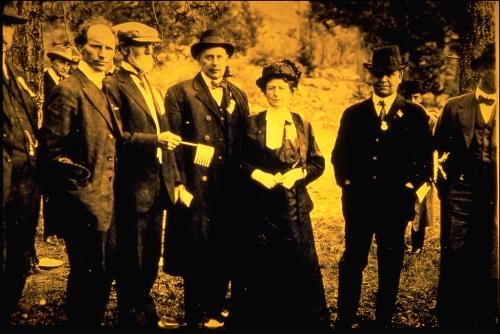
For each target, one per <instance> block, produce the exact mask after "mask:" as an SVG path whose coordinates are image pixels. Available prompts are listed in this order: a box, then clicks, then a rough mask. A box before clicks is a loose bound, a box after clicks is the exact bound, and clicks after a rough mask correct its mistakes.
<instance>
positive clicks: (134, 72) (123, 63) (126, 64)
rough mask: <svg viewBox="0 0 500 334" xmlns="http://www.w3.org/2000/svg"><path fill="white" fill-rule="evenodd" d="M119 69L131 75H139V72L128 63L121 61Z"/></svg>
mask: <svg viewBox="0 0 500 334" xmlns="http://www.w3.org/2000/svg"><path fill="white" fill-rule="evenodd" d="M121 67H122V68H123V69H124V70H125V71H127V72H130V73H132V74H135V75H139V72H138V71H137V70H136V69H135V67H134V66H132V65H131V64H130V63H127V62H126V61H122V65H121Z"/></svg>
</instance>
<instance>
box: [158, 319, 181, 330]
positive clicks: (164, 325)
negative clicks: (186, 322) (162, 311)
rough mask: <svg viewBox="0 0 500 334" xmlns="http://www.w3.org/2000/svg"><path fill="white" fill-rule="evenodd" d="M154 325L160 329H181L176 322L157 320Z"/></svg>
mask: <svg viewBox="0 0 500 334" xmlns="http://www.w3.org/2000/svg"><path fill="white" fill-rule="evenodd" d="M156 325H157V327H158V328H160V329H178V328H180V327H181V325H180V324H179V323H178V322H175V321H171V320H167V319H164V320H162V319H160V320H158V323H157V324H156Z"/></svg>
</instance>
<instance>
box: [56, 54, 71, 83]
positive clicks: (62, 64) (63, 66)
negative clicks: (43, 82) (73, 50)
mask: <svg viewBox="0 0 500 334" xmlns="http://www.w3.org/2000/svg"><path fill="white" fill-rule="evenodd" d="M70 68H71V63H70V62H69V61H67V60H64V59H61V58H54V60H53V61H52V69H53V70H54V72H56V74H57V75H58V76H60V77H63V78H66V77H67V76H68V75H69V70H70Z"/></svg>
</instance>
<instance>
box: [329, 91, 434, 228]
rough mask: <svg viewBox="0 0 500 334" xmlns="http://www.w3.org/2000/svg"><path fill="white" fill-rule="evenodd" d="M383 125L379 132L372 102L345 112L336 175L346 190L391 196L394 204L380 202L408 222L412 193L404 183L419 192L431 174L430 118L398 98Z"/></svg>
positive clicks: (334, 158)
mask: <svg viewBox="0 0 500 334" xmlns="http://www.w3.org/2000/svg"><path fill="white" fill-rule="evenodd" d="M385 121H386V122H387V126H388V128H387V129H386V130H385V131H383V130H382V129H381V125H380V121H379V119H378V116H377V114H376V111H375V107H374V105H373V102H372V99H371V98H369V99H366V100H364V101H362V102H359V103H357V104H354V105H353V106H350V107H349V108H347V109H346V110H345V111H344V113H343V115H342V118H341V121H340V128H339V131H338V135H337V140H336V142H335V145H334V148H333V151H332V160H331V161H332V163H333V166H334V170H335V177H336V180H337V184H338V185H339V186H340V187H342V188H343V189H344V190H347V189H350V190H352V191H355V192H356V193H358V194H362V193H364V192H375V193H377V192H378V193H380V192H383V193H387V194H389V197H390V198H391V199H394V201H392V202H391V203H384V204H387V205H389V204H390V205H389V206H390V207H393V208H395V209H397V210H398V212H400V213H401V214H402V215H403V216H405V218H407V219H412V218H413V216H414V204H415V202H414V201H415V197H414V196H415V194H414V193H413V194H409V193H408V191H407V189H406V187H405V184H406V183H407V182H411V183H412V185H413V186H414V188H415V189H417V188H418V187H420V186H421V185H422V184H423V183H424V182H426V181H428V180H429V179H430V177H431V175H432V135H431V130H430V128H429V125H428V116H427V115H426V113H425V110H424V109H423V108H422V107H421V106H419V105H417V104H414V103H411V102H407V101H405V100H404V98H403V97H401V96H399V95H398V96H397V97H396V99H395V101H394V103H393V104H392V106H391V108H390V110H389V111H388V113H387V116H386V118H385ZM349 182H350V183H349ZM348 183H349V184H348ZM354 198H356V196H355V197H354ZM389 210H391V208H389Z"/></svg>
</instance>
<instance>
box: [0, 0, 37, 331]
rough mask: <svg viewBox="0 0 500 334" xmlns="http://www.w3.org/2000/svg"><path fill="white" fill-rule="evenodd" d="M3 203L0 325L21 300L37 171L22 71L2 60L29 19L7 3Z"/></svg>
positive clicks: (32, 117) (32, 110) (30, 104)
mask: <svg viewBox="0 0 500 334" xmlns="http://www.w3.org/2000/svg"><path fill="white" fill-rule="evenodd" d="M2 21H3V22H2V24H3V27H2V44H3V48H2V51H3V53H2V90H3V98H2V109H3V112H2V155H3V166H2V167H3V168H2V170H3V201H2V225H1V226H0V249H1V254H0V296H1V297H0V328H2V327H4V326H6V325H7V324H8V322H9V318H10V315H11V314H12V313H13V312H14V310H15V308H16V306H17V303H18V301H19V299H20V298H21V295H22V292H23V288H24V285H25V283H26V277H27V275H28V270H29V267H30V255H31V253H32V249H34V242H35V232H36V225H37V222H38V211H39V205H40V192H39V188H38V184H37V181H36V179H35V175H36V169H35V166H36V154H37V140H36V137H35V133H36V130H37V108H36V107H35V103H34V101H33V97H34V93H33V92H32V91H31V90H30V88H29V87H28V80H27V79H26V77H25V76H24V74H23V72H22V71H21V70H19V69H18V68H16V67H15V66H14V65H13V64H12V63H10V62H9V61H7V59H6V58H7V54H6V52H7V51H8V50H9V49H10V48H11V47H12V43H13V39H14V35H15V32H16V27H17V25H18V24H24V23H26V22H27V21H28V18H27V17H25V16H21V15H19V14H18V11H17V9H16V8H15V7H14V6H13V5H12V4H6V5H5V6H4V8H3V15H2Z"/></svg>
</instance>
